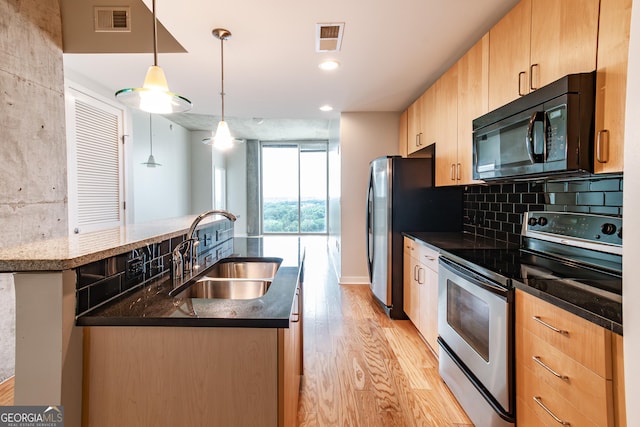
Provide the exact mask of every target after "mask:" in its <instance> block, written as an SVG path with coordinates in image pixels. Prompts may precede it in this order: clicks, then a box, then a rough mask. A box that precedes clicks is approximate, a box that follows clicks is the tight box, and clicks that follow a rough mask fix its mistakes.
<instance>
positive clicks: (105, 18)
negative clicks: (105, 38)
mask: <svg viewBox="0 0 640 427" xmlns="http://www.w3.org/2000/svg"><path fill="white" fill-rule="evenodd" d="M130 9H131V8H130V7H129V6H112V7H102V6H97V7H94V8H93V10H94V13H93V15H94V19H93V25H94V30H95V32H97V33H103V32H123V31H125V32H130V31H131V11H130Z"/></svg>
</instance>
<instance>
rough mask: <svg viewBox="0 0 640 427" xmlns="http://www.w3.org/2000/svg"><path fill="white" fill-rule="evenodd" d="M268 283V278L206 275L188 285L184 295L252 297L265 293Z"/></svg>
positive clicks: (269, 283) (221, 297)
mask: <svg viewBox="0 0 640 427" xmlns="http://www.w3.org/2000/svg"><path fill="white" fill-rule="evenodd" d="M270 285H271V281H270V280H255V279H217V278H209V277H206V278H204V279H200V280H198V281H197V282H195V283H194V284H193V285H191V286H189V288H188V289H187V290H186V292H185V296H187V297H189V298H220V299H253V298H260V297H261V296H263V295H264V294H266V293H267V291H268V290H269V286H270Z"/></svg>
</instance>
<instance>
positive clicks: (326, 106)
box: [320, 105, 333, 111]
mask: <svg viewBox="0 0 640 427" xmlns="http://www.w3.org/2000/svg"><path fill="white" fill-rule="evenodd" d="M331 110H333V107H332V106H331V105H323V106H322V107H320V111H331Z"/></svg>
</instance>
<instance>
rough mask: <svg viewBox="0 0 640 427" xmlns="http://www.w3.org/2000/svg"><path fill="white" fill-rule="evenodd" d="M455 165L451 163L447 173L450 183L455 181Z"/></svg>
mask: <svg viewBox="0 0 640 427" xmlns="http://www.w3.org/2000/svg"><path fill="white" fill-rule="evenodd" d="M455 173H456V165H455V163H451V170H450V171H449V178H451V181H455V180H456V176H455Z"/></svg>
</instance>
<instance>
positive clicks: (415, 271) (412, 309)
mask: <svg viewBox="0 0 640 427" xmlns="http://www.w3.org/2000/svg"><path fill="white" fill-rule="evenodd" d="M403 256H404V260H403V275H404V278H403V283H404V301H403V308H404V311H405V313H407V316H409V319H411V322H413V324H414V325H415V327H416V329H418V332H420V335H422V338H423V339H424V340H425V342H426V343H427V344H428V346H429V348H431V350H432V351H433V353H434V354H435V356H436V357H438V355H439V346H438V257H439V254H438V252H436V251H435V250H433V249H430V248H428V247H426V246H424V245H423V244H421V243H419V242H416V241H415V240H413V239H410V238H408V237H405V238H404V252H403Z"/></svg>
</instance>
